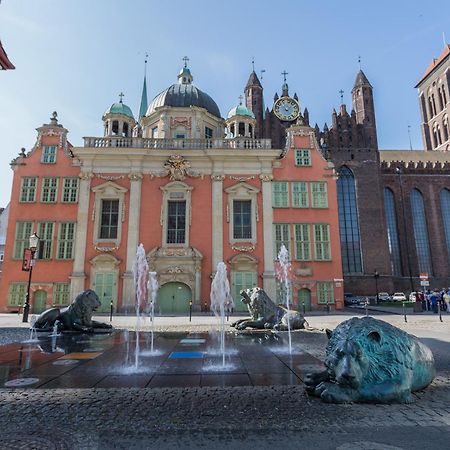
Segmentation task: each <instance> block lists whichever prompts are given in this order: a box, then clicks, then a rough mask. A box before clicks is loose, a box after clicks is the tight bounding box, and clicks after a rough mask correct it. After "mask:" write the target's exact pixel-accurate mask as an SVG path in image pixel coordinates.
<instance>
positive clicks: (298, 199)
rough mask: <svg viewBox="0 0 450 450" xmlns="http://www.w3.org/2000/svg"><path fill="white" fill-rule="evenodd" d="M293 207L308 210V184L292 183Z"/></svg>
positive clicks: (301, 182)
mask: <svg viewBox="0 0 450 450" xmlns="http://www.w3.org/2000/svg"><path fill="white" fill-rule="evenodd" d="M292 206H293V207H294V208H308V206H309V201H308V183H307V182H306V181H293V182H292Z"/></svg>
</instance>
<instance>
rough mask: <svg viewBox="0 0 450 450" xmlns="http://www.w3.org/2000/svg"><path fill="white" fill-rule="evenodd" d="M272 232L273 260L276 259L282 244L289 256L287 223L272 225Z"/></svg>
mask: <svg viewBox="0 0 450 450" xmlns="http://www.w3.org/2000/svg"><path fill="white" fill-rule="evenodd" d="M273 227H274V228H273V230H274V245H275V248H274V252H275V254H274V259H277V258H278V253H279V251H280V248H281V244H284V246H285V247H286V249H287V251H288V252H289V256H290V237H289V224H288V223H276V224H274V225H273Z"/></svg>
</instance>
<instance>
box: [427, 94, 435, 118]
mask: <svg viewBox="0 0 450 450" xmlns="http://www.w3.org/2000/svg"><path fill="white" fill-rule="evenodd" d="M428 109H429V110H430V111H429V112H430V117H433V116H434V114H433V103H432V102H431V97H428Z"/></svg>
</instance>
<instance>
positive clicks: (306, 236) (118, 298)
mask: <svg viewBox="0 0 450 450" xmlns="http://www.w3.org/2000/svg"><path fill="white" fill-rule="evenodd" d="M255 77H256V74H255V73H254V72H253V73H252V74H251V76H250V79H249V83H250V84H251V82H252V80H253V81H255V82H257V83H259V80H257V77H256V80H255ZM177 78H178V80H177V83H175V84H173V85H171V86H170V87H169V88H167V89H166V90H164V91H163V92H161V93H160V94H158V95H157V96H156V97H155V98H154V100H153V101H152V102H151V103H150V105H149V106H148V108H147V109H146V112H145V114H144V113H143V110H145V106H146V96H144V95H143V100H142V104H141V108H140V113H139V116H140V117H138V120H136V119H135V118H134V116H133V113H132V111H131V109H130V108H129V107H128V106H126V105H125V104H124V103H123V102H122V100H120V101H119V102H118V103H114V104H113V105H111V107H110V108H108V110H107V111H106V112H105V114H104V115H103V123H104V126H103V136H101V137H86V138H84V146H79V147H77V146H75V147H72V146H71V145H70V144H69V143H68V142H67V140H66V134H67V130H65V129H64V128H63V127H62V126H61V125H60V124H59V123H58V121H57V118H56V115H54V116H53V118H52V119H51V121H50V124H48V125H44V126H43V127H41V128H38V140H37V143H36V145H35V146H34V148H33V150H32V151H31V152H29V153H28V154H21V155H19V157H18V158H16V159H15V160H14V161H13V163H12V168H13V170H14V181H13V189H12V196H11V209H10V218H9V226H8V237H7V243H6V251H5V261H6V264H5V270H4V277H3V280H2V281H1V286H0V299H1V301H2V302H3V303H2V304H0V308H1V310H2V311H12V310H17V309H18V307H20V305H21V304H22V303H23V298H24V292H25V289H26V281H25V280H26V274H25V273H22V272H21V258H22V254H23V249H24V248H25V247H26V245H27V244H26V242H27V238H28V236H29V235H30V234H31V233H32V232H33V231H36V232H37V233H38V235H39V236H40V238H41V240H40V247H39V251H38V258H39V259H38V261H37V264H36V266H35V268H34V271H33V283H32V299H31V305H32V308H33V311H34V312H39V311H40V310H42V309H44V307H48V306H51V305H54V304H63V303H64V302H66V303H67V301H68V299H71V298H73V297H74V296H75V295H76V294H77V293H79V292H80V291H82V290H84V289H86V288H92V289H94V290H95V291H96V292H97V293H98V295H99V296H100V299H101V300H102V311H105V312H106V311H109V308H110V303H111V302H112V304H113V306H114V308H115V310H117V311H121V312H124V311H132V310H134V302H135V298H134V282H133V273H132V270H133V262H134V258H135V254H136V249H137V246H138V245H139V244H140V243H142V244H143V245H144V247H145V249H146V250H147V258H148V261H149V265H150V268H151V270H153V271H156V272H157V274H158V275H157V276H158V281H159V284H160V290H159V294H158V304H157V311H158V312H160V313H162V314H164V313H186V312H187V311H188V310H189V302H190V301H192V303H193V308H194V310H197V311H200V310H208V309H209V293H210V288H211V280H212V277H213V275H214V273H215V270H216V267H217V264H218V263H219V262H220V261H224V262H226V264H227V266H228V270H229V276H230V282H231V288H232V293H233V298H234V300H235V309H236V310H245V309H246V307H245V305H243V304H242V303H241V302H240V301H239V299H240V296H239V291H240V290H241V289H245V288H250V287H253V286H261V287H263V288H264V289H265V290H266V291H267V293H268V294H269V296H271V297H272V298H273V299H274V300H275V301H276V302H281V301H283V298H284V295H285V293H284V292H283V288H282V286H281V285H280V283H279V282H278V281H277V254H278V251H279V249H280V247H281V245H282V244H284V245H285V246H286V247H287V248H288V250H289V253H290V258H291V263H292V268H291V272H290V283H289V286H290V289H289V293H288V295H290V296H291V301H292V304H293V306H294V307H295V308H304V309H317V308H323V307H326V306H327V305H328V306H331V307H336V308H341V307H342V306H343V276H342V269H341V254H340V245H339V223H338V214H337V211H338V204H337V186H336V177H335V171H334V166H333V164H332V163H331V162H330V161H328V160H327V159H326V158H325V157H324V156H323V154H322V152H321V150H320V147H319V144H318V142H317V140H316V133H315V130H313V129H312V128H310V127H309V125H308V124H307V122H306V121H305V120H304V117H303V116H302V114H300V112H299V110H298V109H295V103H294V102H292V101H291V99H290V97H289V96H288V92H287V90H286V91H285V92H284V93H285V94H286V95H284V96H283V102H285V103H282V105H281V106H282V108H283V109H282V110H281V109H280V111H281V112H280V113H279V115H280V117H281V119H280V121H281V122H285V123H289V125H290V127H286V129H287V133H286V136H285V137H284V138H283V139H284V142H285V145H284V146H283V147H282V148H277V147H274V146H273V145H272V142H271V140H270V139H269V138H264V137H261V133H264V125H263V124H262V123H261V122H260V123H258V120H261V114H260V113H259V112H258V111H257V110H256V108H255V112H253V111H252V110H251V109H250V108H248V107H247V106H244V105H243V104H242V103H241V104H239V105H237V106H236V107H234V108H232V109H231V110H230V112H229V114H228V115H227V118H226V119H223V118H222V117H221V115H220V111H219V108H218V107H217V104H216V103H215V102H214V100H213V99H212V98H211V97H210V96H209V95H208V94H206V93H204V92H203V91H201V90H200V89H199V88H197V87H196V86H195V85H194V83H193V76H192V74H191V72H190V70H189V68H188V67H187V65H186V64H185V66H184V67H183V68H182V70H181V71H180V73H179V75H178V77H177ZM249 83H248V84H247V87H248V85H249ZM144 87H145V89H146V86H145V85H144ZM144 97H145V98H144ZM247 100H248V97H246V101H247ZM254 100H255V101H256V102H257V101H258V100H257V99H256V96H255V99H254ZM291 104H292V105H293V107H294V110H293V112H289V114H288V115H286V111H287V109H286V108H288V107H289V105H291ZM281 106H280V107H279V108H281ZM261 107H262V104H261ZM283 114H285V115H284V116H283ZM41 292H44V293H41ZM63 300H64V302H63Z"/></svg>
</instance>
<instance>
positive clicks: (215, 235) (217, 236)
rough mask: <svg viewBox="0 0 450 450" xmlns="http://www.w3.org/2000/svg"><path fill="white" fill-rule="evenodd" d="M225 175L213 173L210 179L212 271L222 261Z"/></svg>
mask: <svg viewBox="0 0 450 450" xmlns="http://www.w3.org/2000/svg"><path fill="white" fill-rule="evenodd" d="M224 179H225V175H221V174H213V175H211V180H212V199H211V201H212V203H211V204H212V208H211V211H212V268H211V270H212V272H215V271H216V269H217V264H218V263H219V262H221V261H223V180H224Z"/></svg>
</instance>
